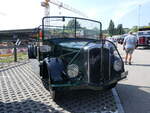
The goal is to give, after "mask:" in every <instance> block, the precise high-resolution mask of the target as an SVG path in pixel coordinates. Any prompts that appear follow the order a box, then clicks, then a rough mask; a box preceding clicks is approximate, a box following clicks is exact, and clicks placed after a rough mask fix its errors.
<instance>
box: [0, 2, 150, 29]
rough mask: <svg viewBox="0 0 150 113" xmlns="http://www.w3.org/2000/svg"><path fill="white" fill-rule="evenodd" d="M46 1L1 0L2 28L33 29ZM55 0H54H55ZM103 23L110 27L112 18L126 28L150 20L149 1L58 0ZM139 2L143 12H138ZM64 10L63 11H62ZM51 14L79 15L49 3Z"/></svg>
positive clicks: (38, 22) (38, 21) (0, 18)
mask: <svg viewBox="0 0 150 113" xmlns="http://www.w3.org/2000/svg"><path fill="white" fill-rule="evenodd" d="M42 1H44V0H11V1H9V2H8V1H6V0H0V30H3V29H21V28H33V27H37V26H38V25H40V24H41V18H42V17H43V16H44V8H43V7H41V6H40V3H41V2H42ZM54 1H55V0H54ZM59 1H61V2H63V3H65V4H68V5H69V6H71V7H73V8H76V9H78V10H80V11H81V12H83V13H85V14H86V15H87V16H88V18H90V19H95V20H98V21H101V22H102V25H103V29H107V28H108V25H109V21H110V19H112V20H113V21H114V23H115V26H117V25H118V24H123V26H124V27H129V28H131V27H132V26H135V25H139V16H138V15H139V13H140V25H148V23H150V13H149V10H150V0H59ZM139 5H140V11H139ZM60 12H61V14H60ZM50 15H67V16H69V15H70V16H80V15H77V14H74V13H71V12H69V11H66V10H64V9H62V8H58V7H57V6H54V5H53V4H50Z"/></svg>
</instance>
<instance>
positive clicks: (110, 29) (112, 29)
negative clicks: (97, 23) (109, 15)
mask: <svg viewBox="0 0 150 113" xmlns="http://www.w3.org/2000/svg"><path fill="white" fill-rule="evenodd" d="M108 33H109V35H110V36H111V37H112V36H113V35H114V34H115V25H114V22H113V21H112V20H110V23H109V27H108Z"/></svg>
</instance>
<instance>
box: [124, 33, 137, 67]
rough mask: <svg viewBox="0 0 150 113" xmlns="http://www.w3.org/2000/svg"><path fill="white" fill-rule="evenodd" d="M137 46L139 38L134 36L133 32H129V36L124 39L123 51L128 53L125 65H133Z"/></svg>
mask: <svg viewBox="0 0 150 113" xmlns="http://www.w3.org/2000/svg"><path fill="white" fill-rule="evenodd" d="M136 44H137V37H136V36H134V35H133V34H132V32H129V34H128V35H127V36H126V37H125V38H124V41H123V50H125V52H126V56H125V64H127V62H128V63H129V65H131V60H132V54H133V51H134V49H135V48H136ZM128 58H129V59H128ZM127 60H128V61H127Z"/></svg>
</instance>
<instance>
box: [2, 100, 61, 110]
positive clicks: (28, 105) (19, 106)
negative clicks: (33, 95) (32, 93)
mask: <svg viewBox="0 0 150 113" xmlns="http://www.w3.org/2000/svg"><path fill="white" fill-rule="evenodd" d="M0 113H59V111H58V110H56V109H55V108H54V107H52V106H50V105H49V106H48V105H46V104H44V103H41V102H39V101H34V100H30V99H27V100H24V101H21V102H18V101H15V102H6V103H4V102H0Z"/></svg>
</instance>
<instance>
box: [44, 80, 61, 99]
mask: <svg viewBox="0 0 150 113" xmlns="http://www.w3.org/2000/svg"><path fill="white" fill-rule="evenodd" d="M42 83H43V85H44V87H45V89H46V90H48V91H49V92H50V95H51V97H52V100H53V101H56V100H58V98H59V96H60V95H59V94H60V92H59V91H58V90H57V88H55V89H54V88H53V87H51V86H50V84H51V82H50V80H47V79H42Z"/></svg>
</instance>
